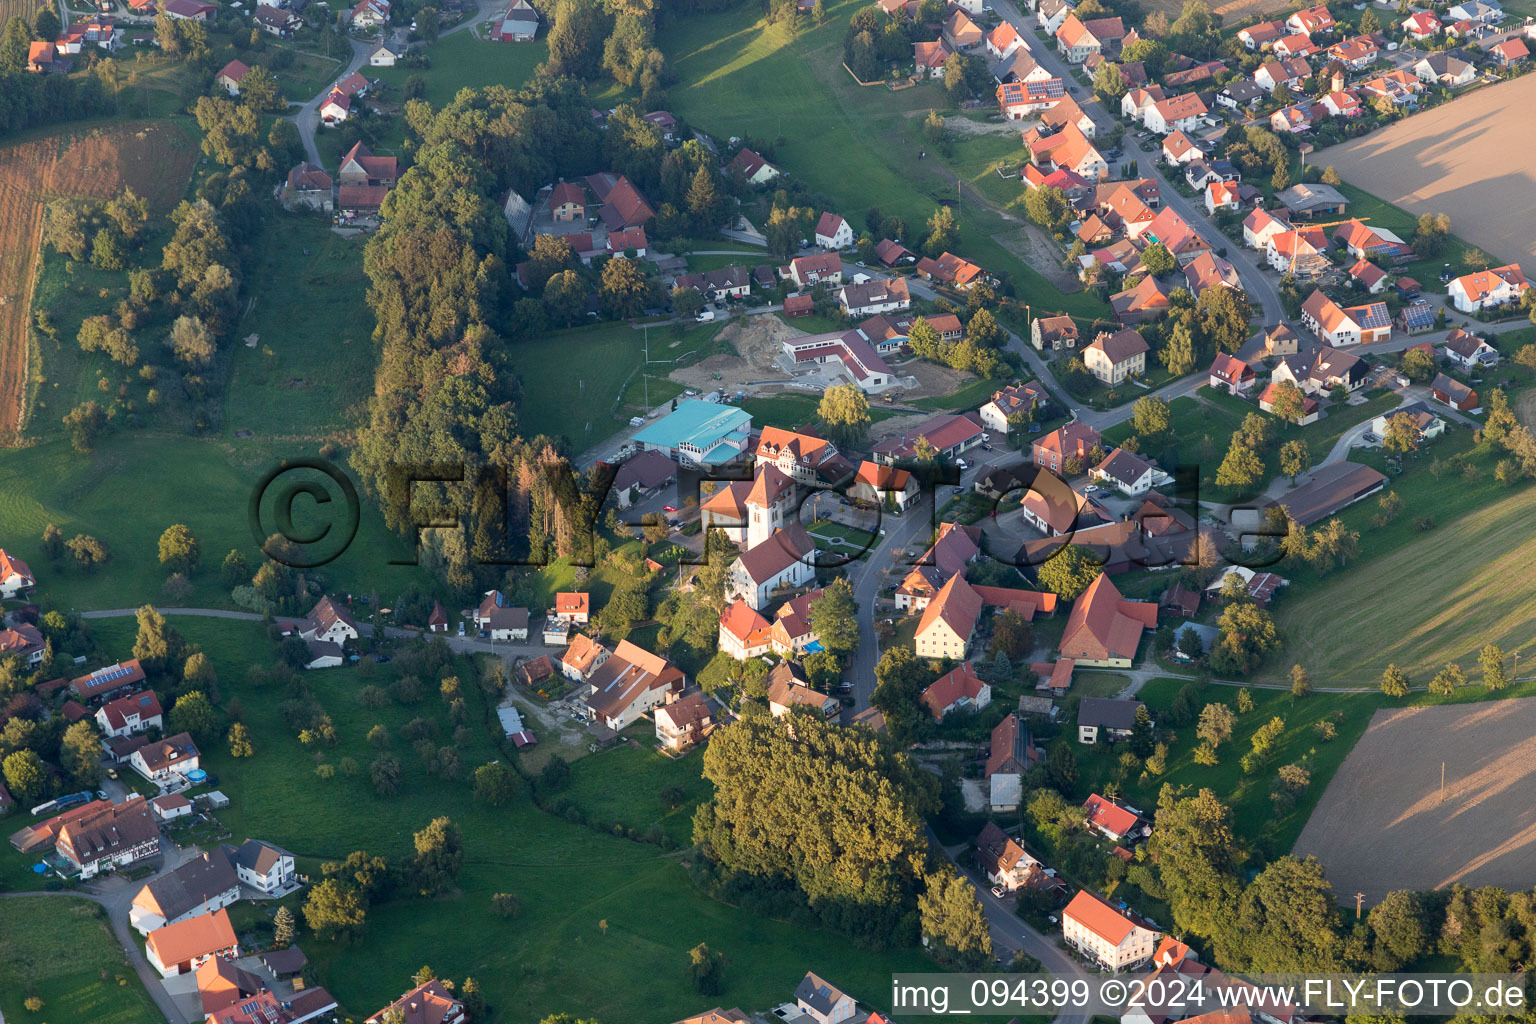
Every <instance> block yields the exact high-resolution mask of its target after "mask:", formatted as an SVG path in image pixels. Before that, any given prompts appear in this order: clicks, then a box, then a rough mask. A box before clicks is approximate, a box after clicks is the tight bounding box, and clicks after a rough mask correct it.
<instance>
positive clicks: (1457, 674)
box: [1429, 661, 1467, 697]
mask: <svg viewBox="0 0 1536 1024" xmlns="http://www.w3.org/2000/svg"><path fill="white" fill-rule="evenodd" d="M1465 685H1467V677H1466V675H1465V674H1464V673H1463V672H1462V671H1461V666H1460V665H1458V664H1456V663H1455V662H1454V661H1453V662H1450V663H1448V664H1447V665H1446V666H1445V668H1443V669H1441V670H1440V671H1439V672H1437V673H1435V678H1433V679H1431V680H1430V681H1429V692H1430V693H1433V694H1434V695H1435V696H1437V697H1449V696H1451V695H1452V694H1454V693H1455V692H1456V690H1457V689H1458V688H1459V687H1462V686H1465Z"/></svg>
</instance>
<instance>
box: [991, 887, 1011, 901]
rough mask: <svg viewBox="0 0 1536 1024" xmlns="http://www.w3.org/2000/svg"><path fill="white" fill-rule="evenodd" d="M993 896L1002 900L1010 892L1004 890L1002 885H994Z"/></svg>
mask: <svg viewBox="0 0 1536 1024" xmlns="http://www.w3.org/2000/svg"><path fill="white" fill-rule="evenodd" d="M992 895H993V896H996V897H997V898H998V899H1002V898H1003V897H1004V896H1007V895H1008V890H1007V889H1005V888H1003V887H1002V886H1001V885H994V886H993V887H992Z"/></svg>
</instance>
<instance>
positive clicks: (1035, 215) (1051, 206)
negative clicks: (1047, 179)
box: [1024, 185, 1072, 234]
mask: <svg viewBox="0 0 1536 1024" xmlns="http://www.w3.org/2000/svg"><path fill="white" fill-rule="evenodd" d="M1024 212H1025V213H1026V214H1027V215H1028V216H1029V219H1030V220H1032V221H1034V222H1035V223H1036V224H1038V225H1040V226H1041V227H1042V228H1044V229H1045V230H1047V231H1049V232H1051V233H1052V234H1055V233H1056V232H1058V231H1061V230H1062V229H1063V228H1065V227H1066V226H1067V224H1069V223H1071V221H1072V206H1071V204H1070V203H1068V202H1067V194H1066V193H1065V192H1063V191H1062V190H1061V189H1059V188H1057V187H1056V186H1054V185H1046V186H1044V187H1042V188H1035V189H1030V190H1029V191H1028V192H1026V193H1025V194H1024Z"/></svg>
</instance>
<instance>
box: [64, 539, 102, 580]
mask: <svg viewBox="0 0 1536 1024" xmlns="http://www.w3.org/2000/svg"><path fill="white" fill-rule="evenodd" d="M64 547H65V548H67V549H68V550H69V553H70V555H71V556H73V557H74V559H75V563H76V564H77V565H79V566H80V568H82V569H84V570H86V571H87V572H89V571H90V570H92V569H94V568H96V566H98V565H103V564H105V563H106V562H108V561H110V560H111V558H112V552H111V549H109V548H108V547H107V546H106V544H104V543H102V542H101V541H99V540H97V539H96V538H95V537H91V536H88V535H86V534H83V533H77V534H75V535H74V536H73V537H71V538H70V539H69V540H67V541H65V542H64Z"/></svg>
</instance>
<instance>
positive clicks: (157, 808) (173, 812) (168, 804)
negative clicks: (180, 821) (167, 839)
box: [149, 793, 192, 822]
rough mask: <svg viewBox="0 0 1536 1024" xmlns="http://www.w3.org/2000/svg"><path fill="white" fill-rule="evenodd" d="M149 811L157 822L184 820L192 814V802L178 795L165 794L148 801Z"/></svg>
mask: <svg viewBox="0 0 1536 1024" xmlns="http://www.w3.org/2000/svg"><path fill="white" fill-rule="evenodd" d="M149 809H150V811H152V812H153V813H154V815H155V820H156V821H159V822H166V821H171V820H173V819H175V818H185V817H189V816H191V814H192V801H191V800H188V799H187V798H186V797H184V796H182V795H181V794H180V793H166V794H164V795H163V796H157V797H154V798H152V799H151V800H150V801H149Z"/></svg>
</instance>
